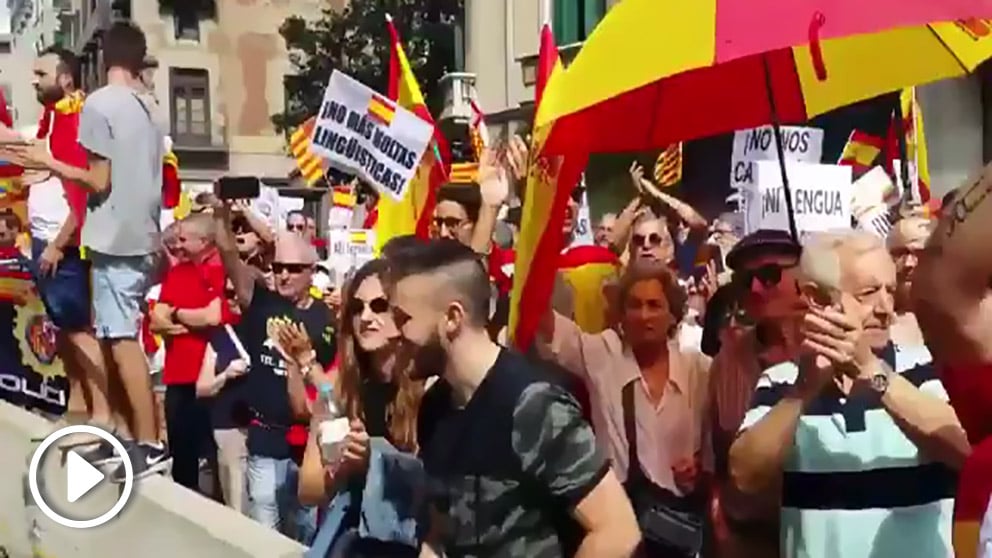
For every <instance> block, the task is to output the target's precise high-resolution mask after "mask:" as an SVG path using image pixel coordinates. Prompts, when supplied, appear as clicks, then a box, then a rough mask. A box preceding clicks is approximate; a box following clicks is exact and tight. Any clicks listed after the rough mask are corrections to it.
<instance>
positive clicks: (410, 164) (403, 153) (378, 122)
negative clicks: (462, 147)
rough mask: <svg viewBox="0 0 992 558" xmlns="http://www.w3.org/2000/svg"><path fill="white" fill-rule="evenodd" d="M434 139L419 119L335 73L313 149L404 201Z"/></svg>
mask: <svg viewBox="0 0 992 558" xmlns="http://www.w3.org/2000/svg"><path fill="white" fill-rule="evenodd" d="M433 135H434V127H433V126H432V125H431V124H429V123H428V122H425V121H424V120H423V119H422V118H420V117H419V116H417V115H416V114H414V113H412V112H410V111H408V110H406V109H404V108H403V107H401V106H398V105H397V104H396V103H394V102H393V101H391V100H389V99H387V98H385V97H383V96H382V95H379V94H378V93H376V92H375V91H373V90H372V89H370V88H368V87H366V86H365V85H363V84H362V83H360V82H358V81H356V80H355V79H353V78H351V77H350V76H348V75H346V74H343V73H341V72H339V71H337V70H335V71H334V73H333V74H331V79H330V81H329V82H328V84H327V89H326V90H325V91H324V101H323V103H322V104H321V107H320V112H319V113H318V114H317V121H316V124H315V125H314V128H313V137H312V138H311V139H310V150H311V151H312V152H313V153H314V154H316V155H318V156H320V157H323V158H324V159H327V161H328V162H329V163H330V164H331V165H332V166H335V167H337V168H339V169H341V170H344V171H348V172H355V173H357V174H358V176H359V177H360V178H361V179H362V180H364V181H365V182H367V183H368V184H370V185H372V186H374V187H375V188H376V189H377V190H379V193H380V194H383V195H388V196H390V197H391V198H393V199H395V200H397V201H399V200H402V199H403V195H404V194H405V193H406V188H407V185H408V184H409V183H410V179H411V178H413V176H414V174H416V172H417V166H418V165H419V164H420V159H421V157H423V155H424V151H425V150H426V149H427V146H428V145H429V144H430V141H431V137H432V136H433Z"/></svg>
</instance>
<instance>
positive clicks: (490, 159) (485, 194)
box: [478, 147, 510, 207]
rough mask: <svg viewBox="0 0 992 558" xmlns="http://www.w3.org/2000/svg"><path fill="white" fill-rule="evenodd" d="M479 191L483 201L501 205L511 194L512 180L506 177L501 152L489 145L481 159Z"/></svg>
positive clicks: (490, 204) (497, 205) (492, 204)
mask: <svg viewBox="0 0 992 558" xmlns="http://www.w3.org/2000/svg"><path fill="white" fill-rule="evenodd" d="M478 181H479V191H480V193H481V194H482V203H484V204H485V205H488V206H492V207H499V206H501V205H503V204H504V203H506V199H507V198H508V197H509V196H510V181H509V180H507V177H506V168H505V167H504V166H503V164H502V162H501V161H500V157H499V152H498V151H497V150H495V149H492V148H489V147H487V148H486V149H485V150H484V151H483V152H482V156H481V157H480V160H479V176H478Z"/></svg>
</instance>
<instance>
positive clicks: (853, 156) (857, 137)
mask: <svg viewBox="0 0 992 558" xmlns="http://www.w3.org/2000/svg"><path fill="white" fill-rule="evenodd" d="M884 148H885V139H884V138H880V137H878V136H875V135H872V134H868V133H865V132H862V131H861V130H854V131H853V132H851V135H850V136H848V138H847V143H846V144H845V145H844V150H843V151H842V152H841V154H840V159H839V160H838V161H837V164H838V165H847V166H850V167H854V171H855V174H858V173H859V172H864V171H867V170H868V169H870V168H871V167H872V166H874V165H875V161H876V160H877V159H878V157H879V156H880V155H881V154H882V150H883V149H884Z"/></svg>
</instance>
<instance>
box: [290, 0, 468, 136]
mask: <svg viewBox="0 0 992 558" xmlns="http://www.w3.org/2000/svg"><path fill="white" fill-rule="evenodd" d="M463 4H464V0H351V2H350V3H349V4H348V7H347V8H345V10H344V11H332V10H331V9H329V8H327V9H325V10H324V12H323V16H322V17H321V18H320V19H319V20H316V21H306V20H304V19H303V18H301V17H298V16H292V17H290V18H288V19H286V21H284V22H283V24H282V25H281V26H280V28H279V33H280V34H281V35H282V37H283V39H284V40H285V41H286V47H287V49H288V50H289V56H290V61H291V62H292V64H293V66H294V68H295V69H296V72H295V75H292V76H288V77H287V88H286V89H287V92H286V93H287V99H286V111H285V112H283V113H281V114H277V115H274V116H273V117H272V122H273V123H274V124H275V126H276V128H277V129H279V130H281V131H285V130H289V129H292V128H293V127H295V126H297V125H298V124H299V123H301V122H302V121H303V120H305V119H306V118H307V117H309V116H310V115H312V114H314V113H315V112H316V111H317V110H318V109H319V108H320V102H321V99H322V97H323V94H324V87H325V86H326V85H327V80H328V79H329V78H330V76H331V72H332V71H333V70H335V69H337V70H341V71H342V72H345V73H347V74H350V75H351V76H352V77H354V78H355V79H357V80H359V81H361V82H363V83H365V84H366V85H368V86H370V87H372V88H374V89H376V90H378V91H381V92H383V93H385V92H386V91H387V81H388V79H389V56H390V44H391V41H390V38H389V31H388V29H387V28H386V14H387V13H388V14H389V15H391V16H392V17H393V22H394V24H395V25H396V28H397V30H398V31H399V33H400V38H401V40H402V41H403V48H404V50H405V51H406V55H407V57H408V58H409V59H410V65H411V66H412V68H413V72H414V74H415V75H416V76H417V79H418V80H419V81H420V86H421V89H422V90H423V92H424V96H425V97H426V98H427V104H428V107H429V108H430V109H431V113H432V114H434V115H437V114H438V112H439V111H440V109H441V105H442V103H443V99H442V98H441V91H440V88H439V80H440V79H441V77H442V76H443V75H444V74H445V73H447V72H450V71H454V67H453V66H454V60H455V26H456V25H457V23H458V22H459V21H462V20H463V16H462V14H463Z"/></svg>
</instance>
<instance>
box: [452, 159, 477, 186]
mask: <svg viewBox="0 0 992 558" xmlns="http://www.w3.org/2000/svg"><path fill="white" fill-rule="evenodd" d="M478 178H479V164H478V163H452V165H451V173H450V174H449V175H448V182H450V183H452V184H472V183H474V182H476V181H477V180H478Z"/></svg>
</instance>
